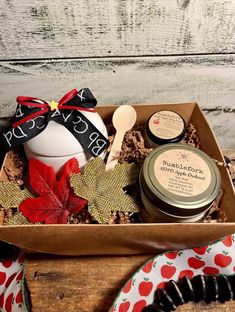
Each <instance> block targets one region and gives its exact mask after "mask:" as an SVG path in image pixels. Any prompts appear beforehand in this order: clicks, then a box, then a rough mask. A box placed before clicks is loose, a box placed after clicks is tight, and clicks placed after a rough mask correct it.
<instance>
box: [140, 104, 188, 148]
mask: <svg viewBox="0 0 235 312" xmlns="http://www.w3.org/2000/svg"><path fill="white" fill-rule="evenodd" d="M185 132H186V124H185V121H184V119H183V118H182V117H181V116H180V115H179V114H177V113H175V112H173V111H169V110H162V111H159V112H156V113H154V114H153V115H151V116H150V118H149V119H148V122H147V126H146V135H147V143H148V146H150V147H156V146H158V145H162V144H167V143H177V142H180V141H181V140H182V139H183V137H184V134H185Z"/></svg>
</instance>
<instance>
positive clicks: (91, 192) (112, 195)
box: [70, 157, 139, 223]
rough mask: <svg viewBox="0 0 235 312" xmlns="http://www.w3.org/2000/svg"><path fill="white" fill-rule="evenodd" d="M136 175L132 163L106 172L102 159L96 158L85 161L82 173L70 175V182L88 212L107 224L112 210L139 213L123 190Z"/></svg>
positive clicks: (133, 201) (131, 198) (136, 171)
mask: <svg viewBox="0 0 235 312" xmlns="http://www.w3.org/2000/svg"><path fill="white" fill-rule="evenodd" d="M137 175H138V169H137V167H136V165H134V164H117V165H116V166H115V167H114V168H113V169H112V170H109V171H106V169H105V163H104V161H103V160H102V159H101V158H100V157H96V158H95V159H92V160H91V161H89V162H88V163H87V165H86V166H85V169H84V174H81V173H80V174H72V175H71V178H70V184H71V186H72V187H73V188H74V191H75V193H76V195H78V196H80V197H83V198H85V199H87V200H88V202H89V207H88V209H89V212H90V214H91V215H92V216H93V217H94V218H95V219H96V220H97V221H98V222H99V223H108V221H109V219H110V216H111V214H112V212H115V211H122V212H124V213H125V212H129V213H134V212H139V209H138V206H137V204H136V201H135V199H134V198H133V197H131V196H129V195H127V194H126V193H125V191H123V188H124V187H125V186H127V185H130V184H133V183H134V182H135V181H136V179H137Z"/></svg>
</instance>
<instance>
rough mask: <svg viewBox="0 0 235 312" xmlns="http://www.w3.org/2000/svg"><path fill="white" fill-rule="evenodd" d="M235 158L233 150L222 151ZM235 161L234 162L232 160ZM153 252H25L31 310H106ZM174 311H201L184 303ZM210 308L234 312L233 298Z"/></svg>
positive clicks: (99, 311) (59, 311) (56, 311)
mask: <svg viewBox="0 0 235 312" xmlns="http://www.w3.org/2000/svg"><path fill="white" fill-rule="evenodd" d="M224 155H227V156H229V157H230V158H231V159H233V160H234V161H235V150H233V151H224ZM234 164H235V162H234ZM152 256H154V255H150V254H149V255H138V256H113V257H111V256H92V257H58V256H51V255H42V254H27V262H26V279H27V284H28V287H29V290H30V293H31V303H32V311H33V312H35V311H36V312H38V311H51V312H62V311H63V312H64V311H67V312H69V311H81V312H88V311H89V312H107V311H108V309H109V307H110V306H111V305H112V303H113V301H114V299H115V297H116V296H117V294H118V292H119V291H120V289H121V288H122V286H123V285H124V284H125V282H126V281H127V280H128V279H129V278H130V277H131V276H132V274H133V273H135V272H136V270H137V269H138V268H139V267H140V266H141V265H143V264H144V263H145V262H146V261H147V260H149V259H150V258H151V257H152ZM177 311H184V312H186V311H195V312H196V311H202V309H201V308H197V307H196V305H194V304H191V303H190V304H187V305H184V306H181V307H180V308H178V310H177ZM213 311H220V312H223V311H224V312H225V311H226V312H229V311H235V301H232V302H229V303H227V304H224V305H218V306H217V307H216V308H214V309H213Z"/></svg>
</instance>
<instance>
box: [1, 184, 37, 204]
mask: <svg viewBox="0 0 235 312" xmlns="http://www.w3.org/2000/svg"><path fill="white" fill-rule="evenodd" d="M28 197H34V196H33V195H32V194H31V193H30V192H29V191H28V190H27V189H23V190H22V189H21V188H20V187H19V186H18V184H17V183H14V182H1V183H0V205H1V206H2V207H3V208H5V209H9V208H14V207H15V208H17V207H18V206H19V205H20V203H21V202H22V201H23V200H24V199H25V198H28Z"/></svg>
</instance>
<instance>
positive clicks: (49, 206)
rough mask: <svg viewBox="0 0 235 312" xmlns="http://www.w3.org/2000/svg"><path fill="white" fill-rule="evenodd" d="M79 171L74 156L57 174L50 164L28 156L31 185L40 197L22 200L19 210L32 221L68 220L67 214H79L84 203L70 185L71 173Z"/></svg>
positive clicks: (58, 221)
mask: <svg viewBox="0 0 235 312" xmlns="http://www.w3.org/2000/svg"><path fill="white" fill-rule="evenodd" d="M79 172H80V170H79V167H78V161H77V159H76V158H72V159H70V160H69V161H67V162H66V163H65V165H64V166H63V168H62V169H61V170H60V172H59V174H58V176H57V177H56V174H55V171H54V168H53V167H52V166H48V165H46V164H44V163H43V162H41V161H39V160H37V159H30V160H29V180H30V187H31V189H32V191H33V192H34V193H36V194H37V195H38V196H40V197H37V198H27V199H25V200H24V201H23V202H22V203H21V204H20V206H19V211H20V212H21V213H22V214H23V215H24V216H25V217H26V218H27V219H28V220H29V221H31V222H33V223H35V222H44V223H47V224H55V223H67V220H68V216H69V215H70V214H75V213H78V212H79V211H80V210H81V209H82V208H84V206H85V205H86V204H87V201H86V200H85V199H83V198H81V197H78V196H76V195H75V194H74V191H73V189H72V187H71V186H70V184H69V177H70V175H71V174H72V173H79Z"/></svg>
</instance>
